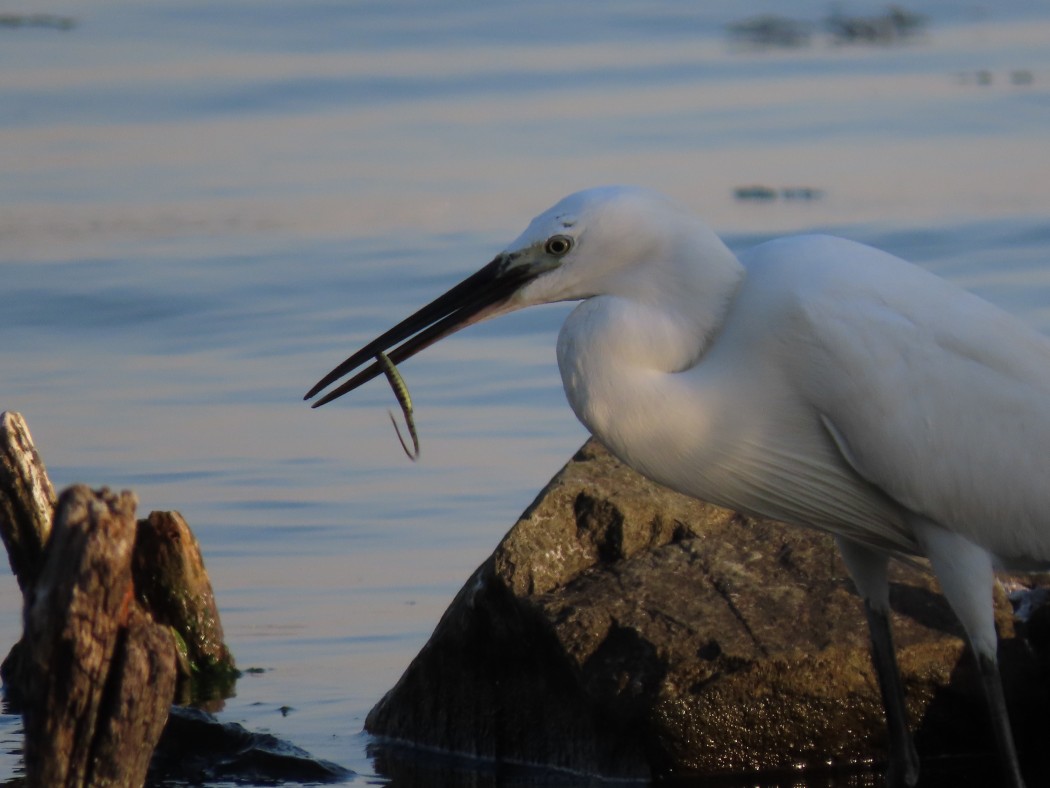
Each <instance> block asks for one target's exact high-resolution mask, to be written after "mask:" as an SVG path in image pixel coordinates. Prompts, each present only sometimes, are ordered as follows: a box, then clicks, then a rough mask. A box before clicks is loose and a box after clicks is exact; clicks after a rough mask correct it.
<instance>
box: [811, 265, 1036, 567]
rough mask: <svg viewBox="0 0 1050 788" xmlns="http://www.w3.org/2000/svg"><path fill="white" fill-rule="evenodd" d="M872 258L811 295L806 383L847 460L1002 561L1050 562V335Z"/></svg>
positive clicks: (906, 268) (909, 269) (910, 269)
mask: <svg viewBox="0 0 1050 788" xmlns="http://www.w3.org/2000/svg"><path fill="white" fill-rule="evenodd" d="M852 246H853V245H849V246H846V247H844V248H843V249H840V250H839V252H841V253H846V254H852V253H853V251H851V249H850V247H852ZM860 248H861V249H866V247H860ZM869 251H872V250H869ZM876 255H877V256H876ZM861 256H862V257H864V258H865V259H863V260H861V263H863V265H860V266H856V265H854V266H845V267H844V269H845V270H846V271H848V272H849V276H846V277H834V276H832V277H828V278H827V279H826V281H824V282H823V283H822V284H821V286H819V287H814V288H812V289H811V291H810V292H808V293H806V294H805V295H804V296H803V297H802V302H801V303H802V308H801V309H800V310H799V311H798V313H797V314H796V318H797V319H796V320H795V322H794V323H793V326H792V331H791V333H792V335H793V337H792V340H793V341H792V344H793V345H794V347H796V348H800V349H801V350H802V352H804V353H805V363H798V364H795V365H793V367H792V369H795V370H797V374H798V379H797V380H796V381H795V382H796V385H797V386H799V387H800V388H803V389H804V390H805V391H806V394H807V396H808V397H809V398H810V400H811V401H812V402H813V403H814V404H815V405H816V407H817V408H818V410H819V412H820V414H821V416H822V418H823V421H824V423H825V426H826V427H827V428H828V431H829V433H830V434H831V435H832V437H833V439H834V440H835V442H836V444H837V445H838V447H839V450H840V451H841V452H842V454H843V456H844V458H845V459H846V460H847V462H848V463H849V464H850V465H851V466H852V467H853V468H854V469H855V470H856V471H857V472H858V473H859V474H860V475H861V476H863V477H864V478H865V479H867V480H868V481H870V482H871V483H873V484H875V485H876V486H878V487H879V488H880V489H882V490H883V491H884V492H885V493H886V494H887V495H889V496H890V497H891V498H893V499H894V500H896V501H897V502H899V503H900V504H901V505H902V506H904V507H905V508H906V509H908V510H910V511H913V512H917V513H920V514H922V515H924V516H925V517H927V518H929V519H931V520H933V521H935V522H937V523H940V524H941V525H943V526H944V527H946V528H949V529H951V530H954V531H957V532H959V533H962V534H963V535H965V536H967V537H968V538H970V539H971V540H972V541H974V542H976V543H978V544H980V545H982V546H984V547H986V548H987V549H989V550H991V551H992V552H993V553H995V554H997V555H999V556H1001V557H1003V558H1007V559H1008V558H1010V557H1019V556H1025V555H1027V556H1033V557H1039V558H1041V559H1043V560H1050V340H1047V339H1046V338H1045V337H1043V336H1042V335H1040V334H1038V333H1037V332H1035V331H1033V330H1031V329H1029V328H1027V327H1026V326H1024V325H1023V324H1021V323H1020V322H1019V321H1017V320H1016V319H1015V318H1013V317H1012V316H1010V315H1008V314H1007V313H1005V312H1003V311H1001V310H1000V309H998V308H997V307H994V306H992V305H991V304H989V303H987V302H985V301H983V300H981V299H979V298H977V297H975V296H973V295H971V294H969V293H967V292H965V291H962V290H960V289H959V288H956V287H955V286H954V285H951V284H949V283H947V282H945V281H943V280H941V279H939V278H937V277H935V276H933V275H931V274H928V273H927V272H925V271H922V270H921V269H918V268H916V267H914V266H911V265H909V264H907V263H904V262H903V261H899V260H897V259H896V258H893V257H891V256H889V255H881V254H878V253H876V254H875V255H870V257H871V259H867V258H868V257H869V255H868V253H867V252H865V253H863V254H862V255H861ZM851 269H852V270H851Z"/></svg>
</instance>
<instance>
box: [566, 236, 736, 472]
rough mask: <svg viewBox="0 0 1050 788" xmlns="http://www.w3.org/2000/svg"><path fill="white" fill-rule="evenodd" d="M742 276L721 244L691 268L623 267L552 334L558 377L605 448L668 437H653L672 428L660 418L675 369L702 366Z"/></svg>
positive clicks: (672, 265) (676, 264)
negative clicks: (555, 339)
mask: <svg viewBox="0 0 1050 788" xmlns="http://www.w3.org/2000/svg"><path fill="white" fill-rule="evenodd" d="M744 275H745V274H744V268H743V266H741V265H740V263H739V262H738V261H737V260H736V258H735V257H734V256H733V254H732V253H731V252H730V251H729V250H728V249H726V248H725V247H724V246H721V244H720V243H719V244H718V247H715V248H713V249H712V250H711V254H709V255H708V256H706V257H705V258H703V259H702V260H700V261H698V262H691V261H688V259H687V262H685V263H681V262H672V263H667V264H664V265H661V264H655V265H654V264H650V265H647V266H645V267H639V268H636V269H629V270H625V271H622V272H621V273H620V275H619V276H618V277H616V278H615V279H612V280H610V281H609V282H608V287H606V288H605V290H606V294H604V295H600V296H595V297H593V298H589V299H587V300H586V301H584V302H583V303H582V304H580V305H579V306H578V307H577V308H576V309H575V310H574V311H573V312H572V314H571V315H570V316H569V318H568V319H567V320H566V322H565V325H564V326H563V327H562V330H561V333H560V335H559V337H558V366H559V368H560V370H561V374H562V381H563V382H564V384H565V391H566V394H567V396H568V399H569V403H570V404H571V405H572V408H573V410H574V411H575V412H576V415H577V417H578V418H579V419H580V420H581V421H582V422H583V423H584V425H585V426H586V427H587V428H588V429H590V430H591V432H592V433H594V434H595V435H596V436H597V437H598V438H599V439H601V440H602V441H603V442H604V443H606V445H608V446H609V448H611V449H613V450H614V451H617V444H619V445H628V444H630V445H635V446H637V445H639V444H640V443H643V442H644V443H648V442H650V441H661V440H663V439H665V438H670V437H671V436H662V435H661V434H660V433H661V430H663V429H665V428H666V425H667V424H668V423H669V422H668V420H667V419H661V418H659V414H660V413H661V412H662V407H663V406H666V404H667V398H668V397H673V396H675V389H676V384H675V380H674V378H675V375H674V374H673V373H677V372H681V371H683V370H686V369H689V368H691V367H693V366H695V365H697V364H699V363H702V362H703V357H704V355H705V353H706V352H707V351H708V349H709V348H710V347H711V344H712V343H713V342H715V341H716V340H717V337H718V334H719V330H720V328H721V326H722V323H723V321H724V319H725V316H726V313H727V312H728V310H729V308H730V306H731V304H732V300H733V297H734V295H735V294H736V292H737V289H738V288H739V286H740V284H741V282H742V281H743V278H744ZM661 403H663V405H662V404H661ZM617 453H620V452H617Z"/></svg>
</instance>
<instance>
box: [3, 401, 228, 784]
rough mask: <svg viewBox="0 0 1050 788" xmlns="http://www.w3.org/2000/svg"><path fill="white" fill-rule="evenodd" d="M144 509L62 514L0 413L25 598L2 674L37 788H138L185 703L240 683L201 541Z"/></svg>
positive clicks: (106, 507) (7, 516) (79, 495)
mask: <svg viewBox="0 0 1050 788" xmlns="http://www.w3.org/2000/svg"><path fill="white" fill-rule="evenodd" d="M135 506H136V501H135V496H134V495H133V494H132V493H130V492H122V493H120V494H115V493H112V492H110V491H109V490H106V489H103V490H98V491H92V490H90V489H88V488H87V487H84V486H74V487H72V488H70V489H68V490H66V491H65V492H63V493H62V495H61V497H60V498H59V500H58V503H57V506H56V505H55V504H54V492H53V488H52V486H51V483H50V481H49V480H48V478H47V472H46V470H45V469H44V465H43V463H42V462H41V460H40V457H39V455H38V453H37V452H36V449H35V448H34V446H33V443H32V439H31V437H30V435H29V430H28V428H27V427H26V424H25V421H24V420H23V419H22V417H21V416H19V415H18V414H16V413H4V414H2V415H0V533H2V534H3V539H4V543H5V546H6V547H7V549H8V556H9V559H10V561H11V567H12V570H13V571H14V573H15V575H16V577H17V578H18V582H19V585H20V587H21V588H22V591H23V596H24V601H25V607H24V624H25V633H24V635H23V639H22V641H21V642H20V643H18V644H17V645H16V646H15V647H14V648H13V649H12V650H11V654H9V655H8V658H7V659H6V660H5V661H4V664H3V668H2V674H3V679H4V689H5V692H6V694H7V696H8V698H9V699H12V700H14V701H15V702H16V703H17V704H18V705H20V706H21V707H22V711H23V715H24V718H25V730H26V747H25V765H26V781H27V784H28V785H29V786H30V788H33V787H34V786H48V788H51V786H89V785H90V786H137V785H142V783H143V781H144V779H145V775H146V769H147V767H148V766H149V762H150V758H151V756H152V753H153V749H154V746H155V745H156V742H157V740H158V738H159V737H160V734H161V731H162V730H163V728H164V723H165V720H166V719H167V717H168V709H169V707H170V705H171V703H172V701H173V700H174V699H175V698H176V695H177V696H178V697H179V699H180V700H182V701H183V702H188V701H190V700H195V699H197V698H199V697H200V695H201V693H203V694H204V695H205V696H208V697H214V696H220V695H221V696H225V695H228V694H229V690H230V687H231V686H232V683H233V680H234V679H235V677H236V676H237V675H238V674H237V671H236V668H235V666H234V663H233V658H232V656H231V655H230V653H229V650H228V649H227V648H226V646H225V644H224V643H223V637H222V625H221V623H220V621H219V615H218V610H217V608H216V606H215V600H214V596H213V594H212V589H211V584H210V582H209V580H208V576H207V573H206V572H205V570H204V563H203V560H202V559H201V555H200V549H199V546H198V545H197V540H196V539H195V538H194V537H193V534H192V532H191V531H190V530H189V527H188V526H187V525H186V523H185V521H184V520H183V519H182V517H181V516H180V515H178V514H177V513H174V512H154V513H152V514H151V515H150V516H149V517H148V518H147V519H145V520H141V521H138V522H136V520H135ZM52 515H53V516H52ZM177 685H178V687H179V689H178V692H177V691H176V687H177Z"/></svg>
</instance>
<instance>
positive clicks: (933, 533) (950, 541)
mask: <svg viewBox="0 0 1050 788" xmlns="http://www.w3.org/2000/svg"><path fill="white" fill-rule="evenodd" d="M913 528H914V529H915V535H916V536H917V537H918V539H919V542H920V543H921V544H922V546H923V548H924V549H925V551H926V555H927V557H928V558H929V559H930V564H931V565H932V566H933V571H934V573H935V574H936V575H937V580H938V581H939V582H940V584H941V590H942V591H943V592H944V596H945V598H946V599H947V600H948V604H949V605H951V607H952V610H953V611H955V615H956V616H958V617H959V621H960V622H962V625H963V629H965V630H966V634H967V636H968V637H969V639H970V646H971V647H972V648H973V651H974V654H975V655H976V657H977V666H978V669H979V670H980V674H981V682H982V684H983V685H984V693H985V697H986V698H987V699H988V709H989V712H990V714H991V718H992V730H993V732H994V735H995V744H996V748H997V749H998V751H999V759H1000V766H1001V768H1002V770H1003V778H1004V780H1005V782H1004V783H1003V785H1004V786H1010V788H1024V780H1023V779H1022V778H1021V768H1020V765H1019V764H1018V762H1017V751H1016V749H1015V748H1014V737H1013V734H1012V733H1011V731H1010V718H1009V716H1008V715H1007V713H1006V699H1005V696H1004V694H1003V682H1002V677H1001V676H1000V675H999V661H998V658H997V655H996V654H997V651H998V639H997V636H996V632H995V605H994V602H993V599H992V588H993V583H994V582H995V576H994V574H993V571H992V558H991V556H990V555H989V554H988V551H986V550H985V549H983V548H981V547H978V546H977V545H975V544H974V543H973V542H971V541H969V540H968V539H965V538H963V537H962V536H959V535H958V534H956V533H953V532H951V531H948V530H947V529H945V528H942V527H940V526H938V525H936V524H934V523H931V522H929V521H928V520H922V519H919V518H916V521H915V522H913Z"/></svg>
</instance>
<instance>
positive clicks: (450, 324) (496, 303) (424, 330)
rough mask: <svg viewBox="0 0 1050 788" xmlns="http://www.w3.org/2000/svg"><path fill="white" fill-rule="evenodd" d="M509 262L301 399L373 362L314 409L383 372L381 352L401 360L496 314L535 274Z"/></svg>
mask: <svg viewBox="0 0 1050 788" xmlns="http://www.w3.org/2000/svg"><path fill="white" fill-rule="evenodd" d="M513 261H514V257H513V256H511V255H506V254H502V255H500V256H499V257H497V258H496V259H495V260H493V261H492V262H491V263H489V264H488V265H486V266H485V267H484V268H482V269H481V270H480V271H478V272H477V273H475V274H472V275H471V276H468V277H467V278H466V279H464V280H463V281H462V282H460V283H459V284H458V285H456V286H455V287H453V288H452V289H451V290H449V291H448V292H447V293H445V294H444V295H443V296H439V297H438V298H436V299H434V300H433V301H431V302H430V303H429V304H427V305H426V306H425V307H423V308H422V309H420V310H419V311H418V312H416V313H415V314H414V315H412V316H411V317H409V318H407V319H405V320H402V321H401V322H400V323H398V324H397V325H396V326H394V327H393V328H392V329H390V330H389V331H387V332H386V333H384V334H382V335H381V336H379V337H377V338H376V339H374V340H372V341H371V342H369V343H368V344H367V345H365V346H364V347H363V348H361V349H360V350H358V351H357V352H356V353H354V354H353V355H352V356H350V358H348V359H347V360H346V361H344V362H343V363H342V364H340V365H339V366H338V367H336V368H335V369H333V370H332V371H331V372H329V373H328V374H327V375H325V376H324V377H323V378H321V379H320V380H319V381H317V383H316V384H315V385H314V387H313V388H312V389H310V390H309V391H308V392H307V393H306V396H305V397H304V398H303V399H310V398H311V397H313V396H315V395H316V394H317V393H318V392H320V391H321V390H322V389H324V388H326V387H328V386H330V385H331V384H332V383H334V382H335V381H337V380H338V379H339V378H341V377H343V376H344V375H347V374H349V373H350V372H352V371H353V370H355V369H357V367H360V366H361V365H362V364H364V363H365V362H368V361H373V363H372V364H370V365H369V366H367V367H365V368H364V369H362V370H360V371H359V372H358V373H357V374H356V375H354V376H353V377H352V378H350V379H349V380H347V381H345V382H343V383H341V384H340V385H339V386H337V387H336V388H334V389H332V390H331V391H329V392H328V393H327V394H325V395H324V396H323V397H321V398H320V399H319V400H317V402H315V403H313V405H312V406H311V407H314V408H318V407H320V406H321V405H324V404H325V403H326V402H331V401H332V400H334V399H335V398H336V397H341V396H343V395H344V394H346V393H347V392H348V391H353V390H354V389H356V388H357V387H358V386H361V385H362V384H364V383H367V382H368V381H370V380H371V379H372V378H374V377H377V376H378V375H381V374H382V372H383V370H382V368H381V367H380V366H379V364H378V363H376V362H375V361H374V360H375V358H376V356H377V355H378V354H379V353H380V352H383V351H387V355H388V356H389V357H390V360H391V361H392V362H394V363H395V364H399V363H401V362H402V361H404V360H405V359H408V358H411V357H412V356H414V355H415V354H416V353H418V352H419V351H421V350H423V348H426V347H429V346H430V345H433V344H434V343H435V342H437V341H438V340H439V339H441V338H443V337H447V336H448V335H449V334H452V333H454V332H456V331H458V330H459V329H461V328H466V327H467V326H469V325H471V324H472V323H477V322H478V321H480V320H483V319H484V318H486V317H489V316H490V315H492V314H493V313H495V312H498V311H499V310H500V308H501V307H502V306H503V305H504V304H506V302H507V300H508V299H509V298H510V297H511V296H512V295H513V294H514V292H515V291H517V290H518V289H519V288H520V287H521V286H522V285H523V284H525V283H526V282H528V281H529V280H530V279H533V278H535V277H536V275H537V274H538V273H539V271H536V270H535V269H532V268H531V267H530V266H527V265H521V266H512V265H511V264H512V263H513ZM399 342H400V343H401V344H398V343H399ZM395 345H397V347H394V346H395ZM390 348H393V350H390Z"/></svg>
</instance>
